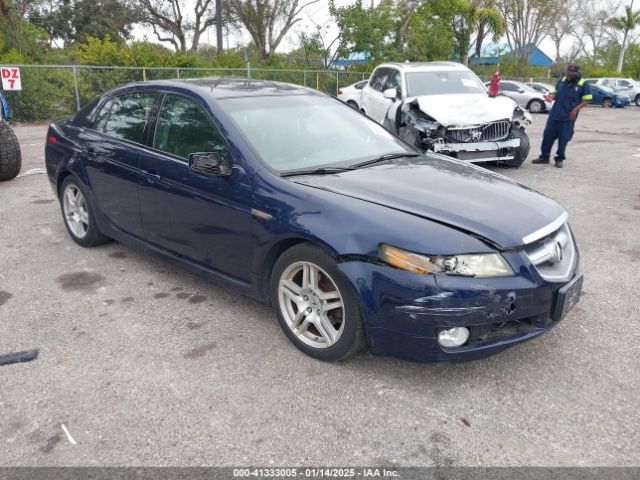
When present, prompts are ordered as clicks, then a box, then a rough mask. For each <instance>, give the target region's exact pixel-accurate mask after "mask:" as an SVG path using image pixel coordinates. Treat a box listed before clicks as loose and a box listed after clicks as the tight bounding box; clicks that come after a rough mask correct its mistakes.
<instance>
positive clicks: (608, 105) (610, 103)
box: [602, 98, 613, 108]
mask: <svg viewBox="0 0 640 480" xmlns="http://www.w3.org/2000/svg"><path fill="white" fill-rule="evenodd" d="M602 106H603V107H604V108H613V100H612V99H611V98H605V99H604V100H602Z"/></svg>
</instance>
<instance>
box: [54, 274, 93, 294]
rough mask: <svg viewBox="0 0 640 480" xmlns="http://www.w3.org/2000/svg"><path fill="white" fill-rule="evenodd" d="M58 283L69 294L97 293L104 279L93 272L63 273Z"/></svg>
mask: <svg viewBox="0 0 640 480" xmlns="http://www.w3.org/2000/svg"><path fill="white" fill-rule="evenodd" d="M56 281H57V282H58V284H60V288H62V290H65V291H67V292H84V293H96V290H97V289H98V287H100V285H101V284H102V283H103V282H104V277H103V276H102V275H99V274H97V273H93V272H70V273H63V274H62V275H60V276H59V277H58V278H57V279H56Z"/></svg>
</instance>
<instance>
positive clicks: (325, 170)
mask: <svg viewBox="0 0 640 480" xmlns="http://www.w3.org/2000/svg"><path fill="white" fill-rule="evenodd" d="M351 170H354V168H352V167H320V168H312V169H309V170H294V171H293V172H285V173H283V174H281V175H280V176H281V177H294V176H296V175H331V174H332V173H342V172H349V171H351Z"/></svg>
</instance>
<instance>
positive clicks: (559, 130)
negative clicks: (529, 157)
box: [531, 63, 591, 168]
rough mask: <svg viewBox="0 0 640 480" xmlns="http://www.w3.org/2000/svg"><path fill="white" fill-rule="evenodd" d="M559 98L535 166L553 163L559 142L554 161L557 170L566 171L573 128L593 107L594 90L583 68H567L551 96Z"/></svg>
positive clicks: (552, 108)
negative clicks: (554, 151) (551, 160)
mask: <svg viewBox="0 0 640 480" xmlns="http://www.w3.org/2000/svg"><path fill="white" fill-rule="evenodd" d="M551 96H552V97H553V98H554V99H555V103H554V104H553V107H551V111H550V112H549V118H547V126H546V127H545V129H544V135H543V138H542V146H541V147H540V150H541V153H540V157H538V158H536V159H535V160H533V162H531V163H535V164H538V165H540V164H545V163H549V158H550V157H551V147H553V142H555V141H556V140H558V149H557V151H556V156H555V158H554V160H555V162H556V167H558V168H562V166H563V162H564V159H565V156H564V151H565V149H566V148H567V143H569V140H571V137H573V127H574V125H575V123H576V119H577V118H578V112H579V111H580V110H582V109H583V108H584V107H586V106H587V105H588V104H589V101H590V100H591V90H590V89H589V84H588V83H585V81H584V79H583V78H582V73H581V72H580V67H579V66H578V65H576V64H573V63H572V64H570V65H568V66H567V70H566V71H565V76H564V77H562V80H560V81H559V82H558V83H557V84H556V90H555V92H553V93H552V94H551Z"/></svg>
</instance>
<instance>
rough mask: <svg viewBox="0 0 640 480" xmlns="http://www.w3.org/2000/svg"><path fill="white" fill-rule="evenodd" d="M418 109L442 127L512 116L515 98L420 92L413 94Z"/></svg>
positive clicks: (479, 122) (468, 124)
mask: <svg viewBox="0 0 640 480" xmlns="http://www.w3.org/2000/svg"><path fill="white" fill-rule="evenodd" d="M413 99H415V100H417V101H418V105H419V107H420V110H422V111H423V112H424V113H426V114H427V115H429V116H430V117H431V118H433V119H434V120H436V121H437V122H438V123H440V124H442V125H444V126H445V127H453V126H456V127H457V126H460V127H464V126H472V125H478V124H481V123H487V122H495V121H497V120H504V119H509V120H511V118H512V117H513V110H514V108H516V106H517V104H516V102H515V101H514V100H513V99H511V98H509V97H505V96H504V95H498V96H497V97H493V98H492V97H489V96H488V95H487V94H486V93H482V94H480V93H478V94H476V93H465V94H459V95H458V94H449V95H423V96H420V97H413V98H411V99H408V100H407V101H412V100H413Z"/></svg>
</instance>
